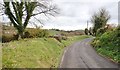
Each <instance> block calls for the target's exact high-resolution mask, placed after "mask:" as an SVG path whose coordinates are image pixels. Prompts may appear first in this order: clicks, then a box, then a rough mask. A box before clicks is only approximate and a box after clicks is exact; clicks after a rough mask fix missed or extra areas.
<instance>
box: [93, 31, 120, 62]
mask: <svg viewBox="0 0 120 70" xmlns="http://www.w3.org/2000/svg"><path fill="white" fill-rule="evenodd" d="M119 35H120V31H118V30H114V31H108V32H105V33H104V34H103V35H101V36H98V37H96V39H95V40H94V41H93V43H92V45H93V46H94V48H95V49H96V51H97V52H98V53H100V54H101V55H103V56H105V57H107V58H110V59H111V60H113V61H115V62H117V63H120V51H119V47H120V37H119Z"/></svg>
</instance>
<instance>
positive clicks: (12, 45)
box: [2, 35, 89, 68]
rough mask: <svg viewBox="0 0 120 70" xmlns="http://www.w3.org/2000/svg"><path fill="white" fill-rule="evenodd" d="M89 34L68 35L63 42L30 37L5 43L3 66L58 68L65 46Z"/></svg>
mask: <svg viewBox="0 0 120 70" xmlns="http://www.w3.org/2000/svg"><path fill="white" fill-rule="evenodd" d="M85 38H89V36H86V35H82V36H73V37H68V39H67V40H62V42H59V41H57V40H56V39H55V38H29V39H22V40H19V41H11V42H9V43H3V47H2V51H3V52H2V59H3V60H2V67H3V68H56V67H58V64H59V62H60V57H61V55H62V53H63V50H64V47H66V46H68V45H70V44H71V43H73V42H76V41H78V40H82V39H85Z"/></svg>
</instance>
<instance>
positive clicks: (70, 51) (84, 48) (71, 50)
mask: <svg viewBox="0 0 120 70" xmlns="http://www.w3.org/2000/svg"><path fill="white" fill-rule="evenodd" d="M92 40H93V38H87V39H84V40H82V41H79V42H76V43H73V44H72V45H71V46H69V47H66V48H65V51H64V53H63V56H62V58H61V63H60V65H59V68H118V65H117V64H115V63H113V62H111V61H110V60H108V59H106V58H104V57H102V56H100V55H99V54H97V53H96V51H95V50H94V49H93V47H91V45H90V44H89V42H91V41H92Z"/></svg>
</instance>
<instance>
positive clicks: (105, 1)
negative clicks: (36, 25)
mask: <svg viewBox="0 0 120 70" xmlns="http://www.w3.org/2000/svg"><path fill="white" fill-rule="evenodd" d="M54 3H56V4H57V5H58V7H59V8H60V9H61V10H60V14H59V16H57V17H56V19H53V20H54V21H53V20H52V22H48V25H49V24H51V26H50V27H51V28H59V29H65V30H66V29H67V30H76V29H85V28H86V23H87V21H90V17H91V16H92V15H93V13H94V12H96V11H98V10H99V9H100V8H106V9H107V10H108V11H109V14H110V15H111V19H110V20H109V22H108V23H116V24H118V22H117V20H118V0H114V1H113V0H100V1H99V0H92V1H89V0H55V1H54ZM52 25H53V26H52ZM46 26H47V25H46ZM91 26H92V24H91V23H90V22H89V27H91ZM47 27H49V26H47ZM47 27H45V28H47ZM50 27H49V28H50Z"/></svg>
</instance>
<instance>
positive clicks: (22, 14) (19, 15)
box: [2, 0, 58, 38]
mask: <svg viewBox="0 0 120 70" xmlns="http://www.w3.org/2000/svg"><path fill="white" fill-rule="evenodd" d="M3 2H4V4H3V8H2V10H3V11H4V13H5V15H7V16H8V18H9V19H10V21H11V22H12V24H13V25H14V27H15V28H16V29H17V31H18V35H19V38H22V37H23V35H24V31H25V29H26V27H27V25H28V24H29V22H30V19H31V18H32V17H36V16H37V15H40V14H44V15H45V16H47V15H52V16H54V15H55V14H56V13H58V9H57V7H56V6H55V5H53V4H52V3H51V1H49V0H39V1H34V2H33V1H24V0H20V1H17V0H15V1H8V2H6V0H3ZM35 20H36V21H39V22H40V20H39V18H37V17H36V19H35ZM40 23H41V22H40Z"/></svg>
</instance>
